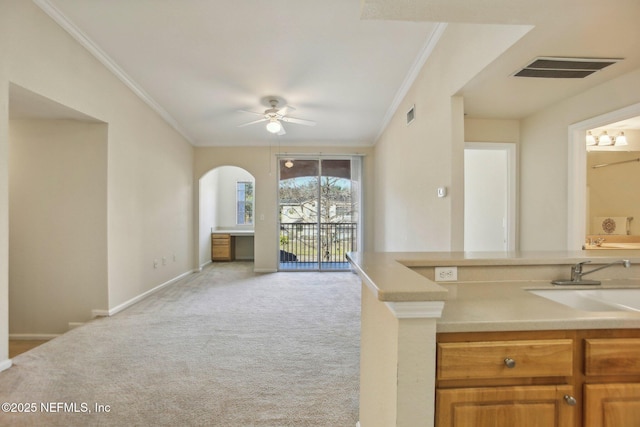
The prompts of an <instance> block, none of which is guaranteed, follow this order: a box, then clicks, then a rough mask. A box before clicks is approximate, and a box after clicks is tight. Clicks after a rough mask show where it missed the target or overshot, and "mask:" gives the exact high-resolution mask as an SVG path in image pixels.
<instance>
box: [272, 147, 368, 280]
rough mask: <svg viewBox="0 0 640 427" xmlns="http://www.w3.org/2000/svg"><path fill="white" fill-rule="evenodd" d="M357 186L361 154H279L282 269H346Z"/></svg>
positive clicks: (354, 236)
mask: <svg viewBox="0 0 640 427" xmlns="http://www.w3.org/2000/svg"><path fill="white" fill-rule="evenodd" d="M359 188H360V158H359V157H355V158H351V157H350V158H281V159H279V197H278V206H279V226H280V236H279V246H280V264H279V269H280V270H345V269H349V264H348V262H347V260H346V258H345V254H346V253H347V252H351V251H356V250H358V246H359V244H358V240H359V229H360V227H359V226H358V223H359V220H360V210H359V207H360V191H359Z"/></svg>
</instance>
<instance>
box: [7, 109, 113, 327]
mask: <svg viewBox="0 0 640 427" xmlns="http://www.w3.org/2000/svg"><path fill="white" fill-rule="evenodd" d="M9 142H10V156H11V157H10V178H9V181H10V190H9V193H10V198H9V209H10V215H9V219H10V222H9V224H10V229H9V240H10V246H9V248H10V249H9V254H10V255H9V259H10V265H9V293H10V295H11V298H10V300H9V320H10V324H9V326H10V333H11V334H60V333H64V332H66V331H67V330H68V324H69V322H85V321H88V320H90V319H91V317H92V316H91V311H92V310H93V309H102V310H104V309H106V308H107V125H106V124H94V123H86V122H78V121H73V120H12V121H11V122H10V141H9Z"/></svg>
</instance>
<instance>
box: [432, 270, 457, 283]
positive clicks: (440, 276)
mask: <svg viewBox="0 0 640 427" xmlns="http://www.w3.org/2000/svg"><path fill="white" fill-rule="evenodd" d="M435 276H436V282H451V281H455V280H458V267H436V268H435Z"/></svg>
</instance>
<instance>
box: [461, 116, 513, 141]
mask: <svg viewBox="0 0 640 427" xmlns="http://www.w3.org/2000/svg"><path fill="white" fill-rule="evenodd" d="M464 140H465V142H512V143H517V142H518V141H519V140H520V121H519V120H501V119H472V118H465V119H464Z"/></svg>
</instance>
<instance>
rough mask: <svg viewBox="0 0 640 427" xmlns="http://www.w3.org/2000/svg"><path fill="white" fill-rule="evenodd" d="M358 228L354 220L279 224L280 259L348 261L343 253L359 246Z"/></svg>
mask: <svg viewBox="0 0 640 427" xmlns="http://www.w3.org/2000/svg"><path fill="white" fill-rule="evenodd" d="M357 231H358V229H357V224H356V223H354V222H348V223H324V224H320V225H319V226H318V224H317V223H293V224H280V262H307V263H308V262H318V261H319V262H327V263H336V262H338V263H343V262H347V260H346V258H345V254H346V253H347V252H351V251H356V250H357V249H358V248H357V243H356V242H357ZM318 252H319V253H318Z"/></svg>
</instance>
